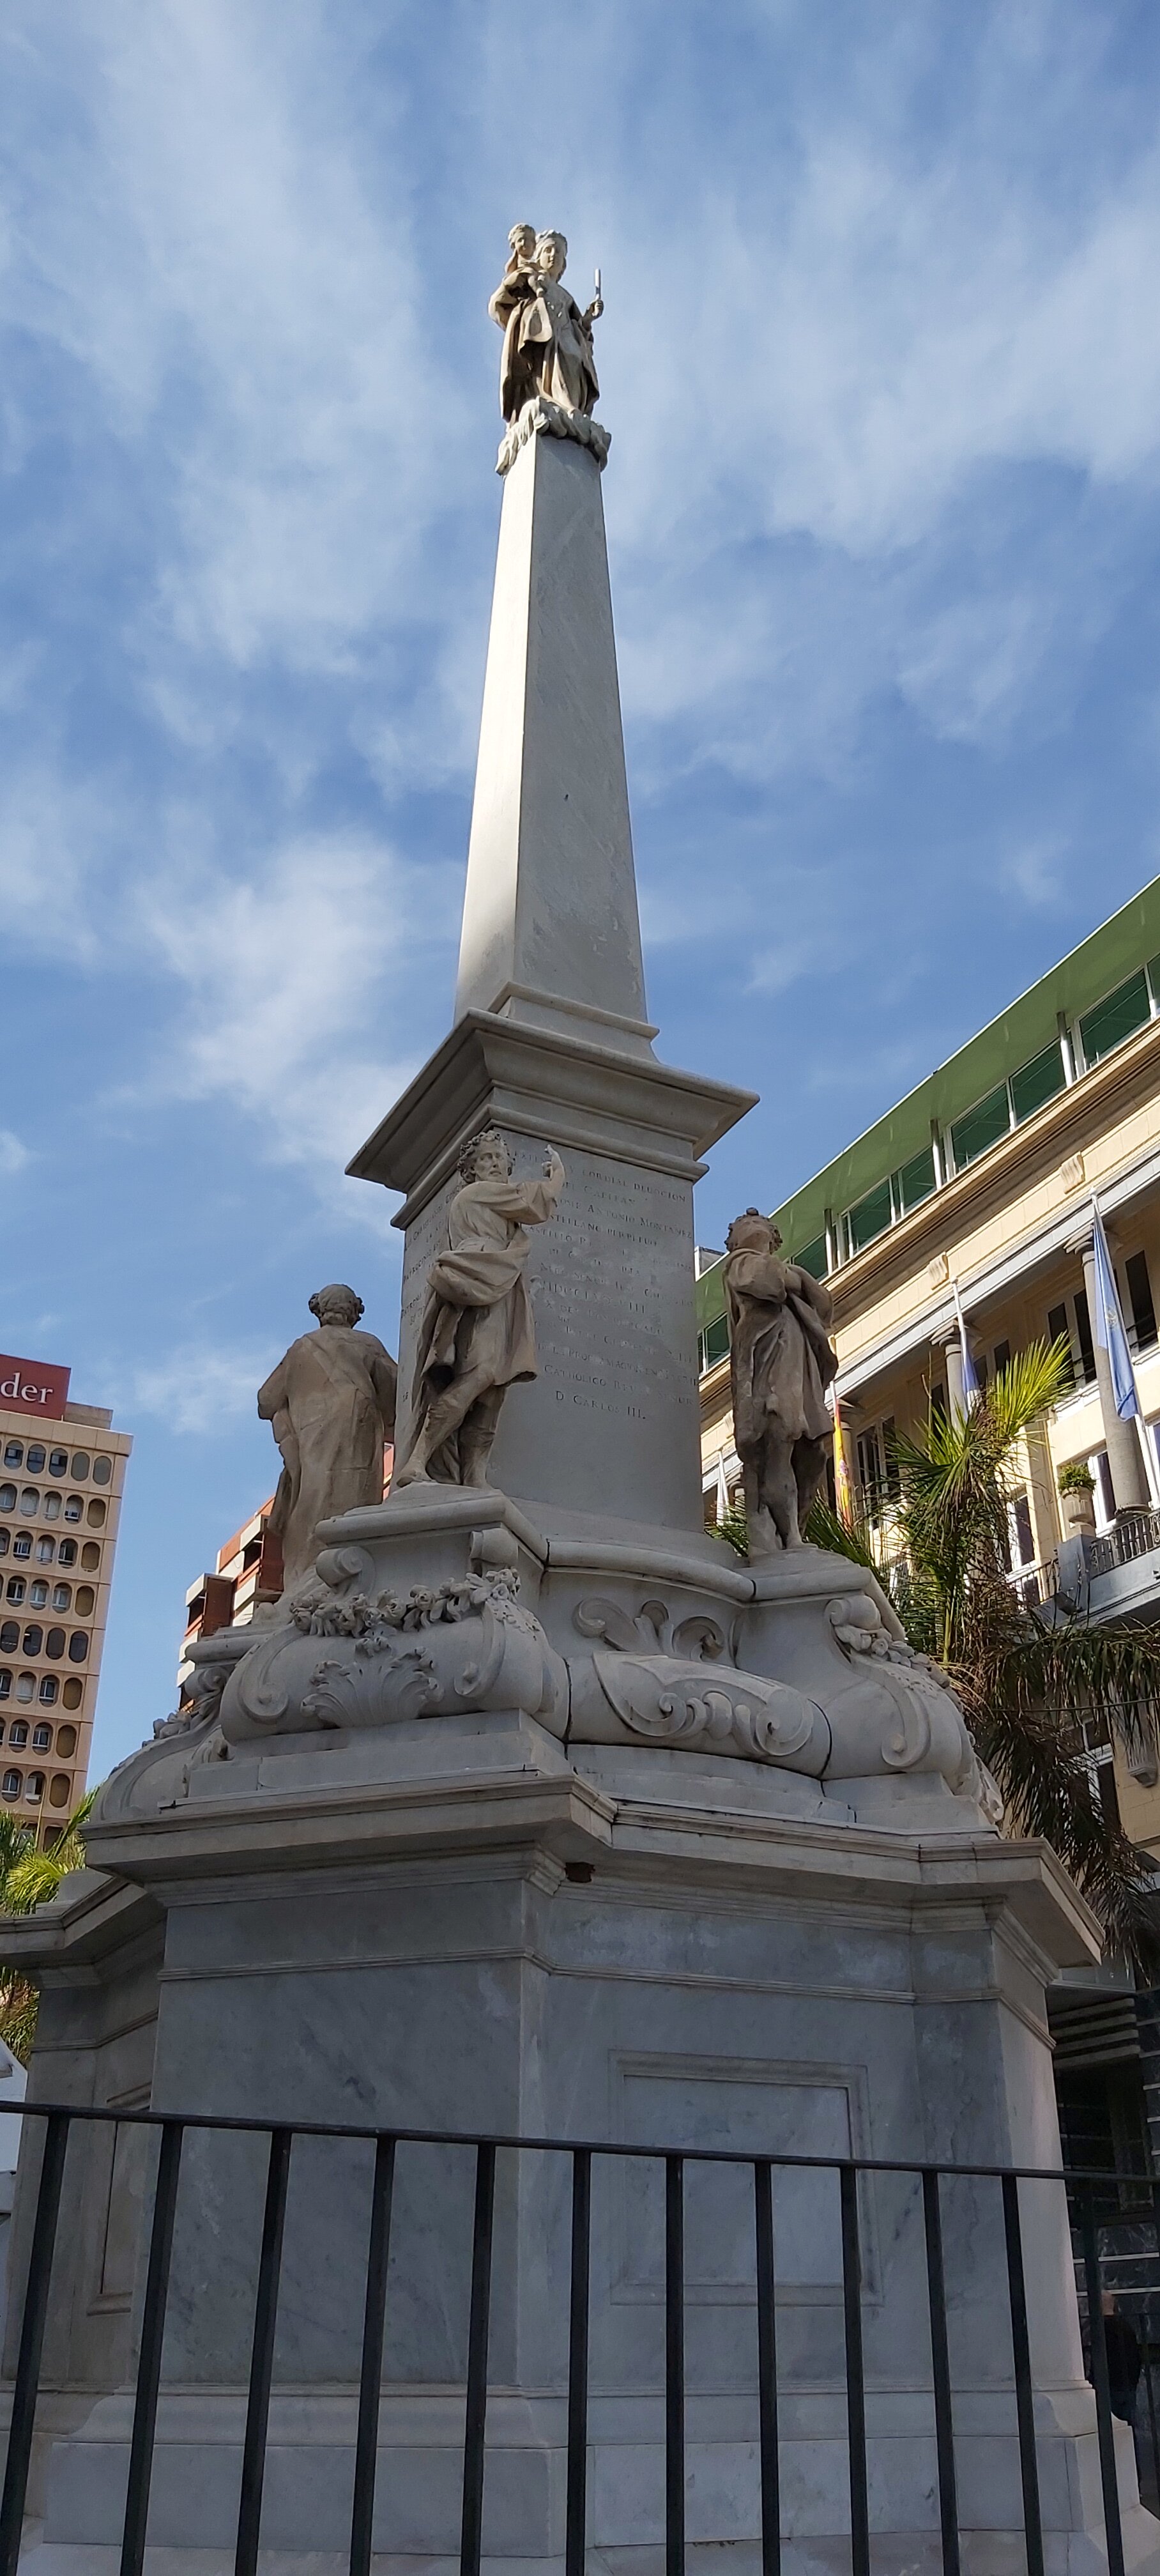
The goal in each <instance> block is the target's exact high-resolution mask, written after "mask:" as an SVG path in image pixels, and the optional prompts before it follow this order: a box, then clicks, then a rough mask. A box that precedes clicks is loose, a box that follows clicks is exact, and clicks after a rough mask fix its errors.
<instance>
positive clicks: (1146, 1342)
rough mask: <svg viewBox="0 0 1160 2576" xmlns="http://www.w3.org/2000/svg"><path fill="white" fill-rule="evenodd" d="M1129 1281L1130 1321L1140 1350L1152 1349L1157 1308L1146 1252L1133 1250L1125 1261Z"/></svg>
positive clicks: (1125, 1275)
mask: <svg viewBox="0 0 1160 2576" xmlns="http://www.w3.org/2000/svg"><path fill="white" fill-rule="evenodd" d="M1124 1277H1125V1279H1126V1281H1127V1283H1128V1305H1129V1308H1130V1310H1131V1312H1130V1321H1131V1323H1132V1324H1133V1325H1134V1326H1135V1340H1136V1348H1137V1350H1138V1351H1146V1350H1150V1349H1151V1346H1152V1344H1153V1342H1154V1341H1155V1339H1156V1309H1155V1306H1154V1305H1153V1303H1152V1282H1151V1280H1150V1279H1149V1276H1148V1259H1147V1255H1146V1253H1143V1252H1133V1253H1132V1254H1131V1256H1130V1258H1129V1259H1128V1260H1127V1261H1125V1263H1124Z"/></svg>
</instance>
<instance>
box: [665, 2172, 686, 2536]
mask: <svg viewBox="0 0 1160 2576" xmlns="http://www.w3.org/2000/svg"><path fill="white" fill-rule="evenodd" d="M665 2576H685V2167H684V2159H683V2157H681V2156H671V2155H670V2156H666V2157H665Z"/></svg>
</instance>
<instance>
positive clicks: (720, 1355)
mask: <svg viewBox="0 0 1160 2576" xmlns="http://www.w3.org/2000/svg"><path fill="white" fill-rule="evenodd" d="M700 1343H701V1375H702V1377H703V1376H704V1374H705V1371H706V1369H711V1368H715V1367H716V1365H717V1362H718V1360H723V1359H724V1357H725V1354H726V1352H727V1350H728V1348H729V1319H728V1317H727V1316H726V1315H715V1316H714V1318H713V1321H712V1323H711V1324H706V1326H705V1330H704V1332H703V1333H702V1334H701V1335H700Z"/></svg>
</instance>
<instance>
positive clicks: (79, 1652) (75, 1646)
mask: <svg viewBox="0 0 1160 2576" xmlns="http://www.w3.org/2000/svg"><path fill="white" fill-rule="evenodd" d="M88 1651H89V1637H88V1630H87V1628H74V1629H73V1632H72V1635H71V1637H70V1638H69V1641H68V1659H69V1662H70V1664H83V1662H84V1660H85V1656H86V1655H87V1653H88ZM31 1652H32V1649H31V1648H30V1647H27V1646H26V1647H25V1653H26V1654H29V1653H31Z"/></svg>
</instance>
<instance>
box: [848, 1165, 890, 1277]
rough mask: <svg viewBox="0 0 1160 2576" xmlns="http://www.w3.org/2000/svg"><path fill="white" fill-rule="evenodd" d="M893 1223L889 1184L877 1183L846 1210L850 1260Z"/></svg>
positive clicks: (887, 1182)
mask: <svg viewBox="0 0 1160 2576" xmlns="http://www.w3.org/2000/svg"><path fill="white" fill-rule="evenodd" d="M893 1222H894V1205H893V1200H892V1198H891V1192H890V1183H889V1181H888V1180H885V1181H879V1183H878V1185H877V1187H876V1188H875V1189H872V1190H867V1192H866V1196H865V1198H863V1199H859V1200H858V1202H857V1205H856V1206H855V1207H852V1208H849V1209H847V1212H846V1242H847V1246H848V1249H849V1254H850V1258H851V1260H853V1257H854V1255H855V1253H856V1252H862V1251H864V1250H865V1247H866V1245H867V1244H868V1243H873V1242H875V1240H876V1239H877V1237H878V1236H879V1235H880V1234H885V1232H886V1228H887V1226H888V1225H892V1224H893Z"/></svg>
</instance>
